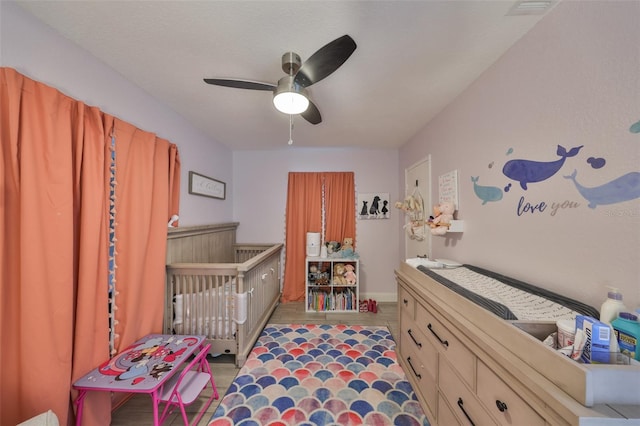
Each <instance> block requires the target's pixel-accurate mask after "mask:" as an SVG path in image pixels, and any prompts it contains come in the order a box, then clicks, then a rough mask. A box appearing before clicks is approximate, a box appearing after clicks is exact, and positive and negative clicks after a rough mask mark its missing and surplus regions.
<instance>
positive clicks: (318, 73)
mask: <svg viewBox="0 0 640 426" xmlns="http://www.w3.org/2000/svg"><path fill="white" fill-rule="evenodd" d="M355 50H356V43H355V41H353V39H352V38H351V37H349V36H348V35H343V36H342V37H339V38H337V39H335V40H333V41H332V42H330V43H328V44H326V45H325V46H323V47H321V48H320V49H319V50H318V51H316V52H315V53H314V54H313V55H311V56H310V57H309V59H307V60H306V61H305V62H304V63H302V61H301V60H300V56H298V54H296V53H294V52H287V53H285V54H284V55H282V70H283V71H284V72H285V73H287V75H286V76H285V77H282V78H281V79H280V80H278V83H277V84H271V83H263V82H260V81H251V80H240V79H235V78H205V79H204V81H205V83H208V84H214V85H217V86H225V87H234V88H237V89H250V90H266V91H270V92H273V104H274V105H275V107H276V108H277V109H278V110H279V111H281V112H284V113H285V114H289V115H293V114H300V115H302V117H303V118H304V119H305V120H307V121H308V122H309V123H311V124H319V123H321V122H322V116H321V115H320V111H319V110H318V107H316V105H315V104H314V103H313V102H311V100H309V96H308V94H307V90H306V88H307V87H309V86H311V85H312V84H315V83H317V82H319V81H320V80H322V79H324V78H325V77H327V76H329V75H330V74H331V73H333V72H334V71H335V70H337V69H338V68H339V67H340V66H341V65H342V64H343V63H344V62H345V61H346V60H347V59H349V56H351V54H352V53H353V52H354V51H355Z"/></svg>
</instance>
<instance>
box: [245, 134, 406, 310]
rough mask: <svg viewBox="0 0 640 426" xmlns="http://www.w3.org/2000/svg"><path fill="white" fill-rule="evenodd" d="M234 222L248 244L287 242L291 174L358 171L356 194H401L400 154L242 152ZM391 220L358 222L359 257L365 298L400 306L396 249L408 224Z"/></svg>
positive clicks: (398, 217) (394, 214)
mask: <svg viewBox="0 0 640 426" xmlns="http://www.w3.org/2000/svg"><path fill="white" fill-rule="evenodd" d="M233 170H234V172H233V182H234V197H233V199H234V205H233V210H234V217H235V219H236V220H237V221H238V222H240V227H239V228H238V240H239V241H242V242H283V241H284V229H285V208H286V201H287V179H288V173H289V172H290V171H292V172H323V171H326V172H335V171H353V172H354V173H355V181H356V191H357V192H361V193H372V192H383V193H389V197H390V201H391V202H393V201H395V200H397V199H401V198H403V195H402V194H399V193H398V187H399V183H398V176H399V174H398V152H397V150H366V149H346V148H345V149H309V148H297V147H295V146H292V147H288V146H286V145H285V147H284V148H283V149H281V150H277V151H249V152H246V151H237V152H234V154H233ZM390 210H391V212H390V218H389V219H379V220H358V221H356V239H357V246H356V251H357V252H358V253H359V255H360V262H361V263H360V278H361V279H360V285H361V287H360V291H361V298H364V297H367V298H374V299H376V300H379V301H395V300H396V286H395V281H394V275H393V270H394V268H396V267H397V265H398V255H397V252H396V251H395V248H396V247H398V245H399V244H400V242H399V236H398V235H399V233H398V231H397V230H398V227H400V226H401V225H400V224H401V223H403V222H402V220H403V218H402V217H401V215H400V214H398V212H397V211H396V210H395V209H393V208H391V209H390Z"/></svg>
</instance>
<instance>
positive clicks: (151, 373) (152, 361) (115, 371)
mask: <svg viewBox="0 0 640 426" xmlns="http://www.w3.org/2000/svg"><path fill="white" fill-rule="evenodd" d="M204 339H205V336H183V335H175V334H149V335H148V336H145V337H143V338H142V339H140V340H138V341H137V342H135V343H133V344H132V345H130V346H129V347H128V348H126V349H125V350H123V351H122V352H120V353H119V354H117V355H116V356H114V357H113V358H111V359H109V360H107V361H105V362H104V363H102V364H101V365H100V366H99V367H97V368H95V369H93V370H92V371H90V372H89V373H87V374H86V375H84V376H83V377H81V378H80V379H78V380H76V382H74V384H73V387H74V388H75V389H77V390H78V391H79V394H78V398H76V401H75V403H76V404H77V406H78V413H77V416H76V426H79V425H81V424H82V409H83V403H84V398H85V396H86V395H87V392H88V391H107V392H129V393H148V394H150V395H151V399H152V401H153V424H154V426H157V425H158V403H159V401H158V394H159V392H160V391H161V390H162V385H163V384H164V383H165V382H166V381H167V380H168V379H169V378H170V377H171V376H173V374H174V373H175V372H176V371H178V370H179V368H178V367H180V365H182V363H184V362H185V361H187V360H188V359H189V357H190V356H191V355H192V354H193V353H194V352H195V351H196V350H197V349H198V348H200V347H201V345H202V342H203V341H204Z"/></svg>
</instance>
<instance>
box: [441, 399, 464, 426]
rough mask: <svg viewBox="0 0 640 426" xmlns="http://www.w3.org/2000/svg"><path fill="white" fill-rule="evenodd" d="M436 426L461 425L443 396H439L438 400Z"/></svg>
mask: <svg viewBox="0 0 640 426" xmlns="http://www.w3.org/2000/svg"><path fill="white" fill-rule="evenodd" d="M438 425H439V426H456V425H462V423H460V422H459V421H458V419H457V418H456V415H455V414H453V411H452V410H451V407H449V404H447V401H445V399H444V396H442V395H440V398H438Z"/></svg>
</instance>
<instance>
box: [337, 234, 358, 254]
mask: <svg viewBox="0 0 640 426" xmlns="http://www.w3.org/2000/svg"><path fill="white" fill-rule="evenodd" d="M354 254H355V251H354V250H353V238H350V237H346V238H345V239H344V241H342V247H341V248H340V255H341V256H342V257H353V255H354Z"/></svg>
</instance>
